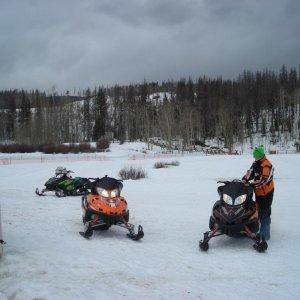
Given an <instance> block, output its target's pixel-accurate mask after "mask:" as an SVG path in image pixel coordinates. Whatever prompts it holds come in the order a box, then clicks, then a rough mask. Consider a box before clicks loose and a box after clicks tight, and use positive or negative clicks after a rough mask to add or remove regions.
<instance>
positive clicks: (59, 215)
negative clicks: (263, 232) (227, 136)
mask: <svg viewBox="0 0 300 300" xmlns="http://www.w3.org/2000/svg"><path fill="white" fill-rule="evenodd" d="M136 147H139V145H138V144H131V145H128V144H125V145H123V146H117V145H114V147H113V151H112V152H110V153H108V154H107V156H108V157H109V158H110V160H107V161H86V162H85V161H79V162H69V163H63V165H64V166H66V167H67V168H69V169H72V170H73V171H75V175H79V176H83V177H85V176H86V177H96V176H104V175H105V174H108V175H110V176H117V174H118V171H119V170H120V169H121V168H122V167H123V166H126V165H127V166H129V165H136V166H142V167H144V169H145V170H146V171H147V173H148V178H147V179H143V180H139V181H131V180H130V181H126V182H124V189H123V195H124V196H125V197H126V198H127V200H128V202H129V206H130V207H129V208H130V214H131V222H132V223H135V224H141V225H142V226H143V228H144V232H145V237H144V238H143V239H142V240H140V241H138V242H134V241H132V240H129V239H128V238H127V237H126V233H125V231H124V230H122V229H121V228H115V227H112V228H111V229H110V230H109V231H107V232H96V233H95V234H94V236H93V238H92V239H91V240H85V239H83V238H82V237H81V236H79V234H78V231H80V230H82V223H81V207H80V201H81V200H80V197H68V198H56V197H55V196H48V197H38V196H36V195H35V194H34V190H35V188H36V187H40V188H41V187H42V186H43V184H44V182H45V181H46V180H47V179H48V178H49V177H50V176H51V175H52V174H53V172H54V169H55V168H56V167H57V166H58V165H61V163H58V162H54V163H27V164H16V165H1V166H0V175H1V180H0V190H1V193H0V202H1V207H2V223H3V235H4V239H5V241H6V242H7V244H6V245H5V249H4V251H5V254H4V257H3V260H2V261H1V262H0V299H1V300H2V299H16V300H17V299H26V300H27V299H124V298H125V299H221V298H222V299H299V298H300V256H299V253H300V234H299V228H300V218H299V214H300V201H299V189H298V188H299V185H298V184H299V181H300V175H299V169H300V155H276V156H270V160H271V161H272V163H273V164H274V166H275V183H276V191H275V197H274V204H273V212H272V227H271V229H272V232H271V240H270V242H269V249H268V251H267V252H266V253H257V252H255V251H254V250H253V249H252V242H251V241H250V240H248V239H233V238H229V237H219V238H216V239H214V240H212V241H211V243H210V249H209V251H208V253H203V252H200V251H199V248H198V242H199V239H201V238H202V233H203V232H204V231H206V230H207V229H208V219H209V215H210V211H211V208H212V205H213V203H214V201H215V200H217V192H216V188H217V184H216V181H217V180H221V179H234V178H241V176H242V175H243V173H244V171H245V170H247V168H249V167H250V165H251V162H252V158H251V156H249V155H244V156H200V155H190V156H188V155H187V156H183V157H174V158H173V157H172V158H168V159H167V160H174V159H175V160H179V161H180V166H179V167H170V168H168V169H154V168H153V164H154V162H155V161H157V160H158V159H157V158H156V159H155V158H149V157H148V158H147V159H136V160H129V157H131V156H132V154H133V153H134V152H135V148H136ZM105 155H106V154H105ZM160 160H163V159H160Z"/></svg>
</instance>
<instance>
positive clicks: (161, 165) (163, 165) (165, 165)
mask: <svg viewBox="0 0 300 300" xmlns="http://www.w3.org/2000/svg"><path fill="white" fill-rule="evenodd" d="M169 166H179V161H178V160H174V161H171V162H165V161H158V162H156V163H155V164H154V166H153V167H154V169H161V168H168V167H169Z"/></svg>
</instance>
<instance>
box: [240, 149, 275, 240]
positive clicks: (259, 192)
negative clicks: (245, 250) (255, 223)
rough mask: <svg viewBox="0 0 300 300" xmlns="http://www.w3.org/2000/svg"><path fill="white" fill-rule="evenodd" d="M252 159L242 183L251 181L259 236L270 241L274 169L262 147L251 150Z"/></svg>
mask: <svg viewBox="0 0 300 300" xmlns="http://www.w3.org/2000/svg"><path fill="white" fill-rule="evenodd" d="M253 157H254V159H255V161H254V162H253V164H252V166H251V168H250V170H248V171H247V173H246V174H245V176H244V177H243V181H249V180H253V183H252V186H253V189H254V193H255V201H256V202H257V204H258V208H259V221H260V234H262V235H264V236H265V238H266V240H268V239H270V225H271V206H272V201H273V194H274V181H273V172H274V168H273V166H272V164H271V163H270V161H269V160H268V159H267V158H266V155H265V152H264V148H263V146H259V147H256V148H255V149H254V150H253Z"/></svg>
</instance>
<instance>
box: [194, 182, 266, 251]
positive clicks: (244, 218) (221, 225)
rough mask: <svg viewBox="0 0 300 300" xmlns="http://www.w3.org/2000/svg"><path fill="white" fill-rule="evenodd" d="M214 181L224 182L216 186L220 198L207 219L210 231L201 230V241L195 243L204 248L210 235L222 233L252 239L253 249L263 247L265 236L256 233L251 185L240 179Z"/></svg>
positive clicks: (257, 226) (262, 248)
mask: <svg viewBox="0 0 300 300" xmlns="http://www.w3.org/2000/svg"><path fill="white" fill-rule="evenodd" d="M218 183H222V184H224V185H223V186H219V187H218V193H219V195H220V200H218V201H217V202H216V203H215V204H214V206H213V209H212V214H211V217H210V220H209V229H210V231H207V232H205V233H204V237H203V240H201V241H200V242H199V247H200V249H201V250H202V251H207V250H208V248H209V244H208V242H209V240H210V239H211V238H213V237H216V236H219V235H223V234H225V235H228V236H231V237H237V236H246V237H248V238H250V239H252V240H253V241H254V242H255V244H254V245H253V248H254V249H255V250H257V251H258V252H264V251H265V250H267V248H268V244H267V242H266V240H265V237H264V236H261V235H260V234H259V233H258V231H259V223H258V209H257V206H256V203H255V202H254V201H253V198H252V197H253V188H252V186H251V185H250V183H244V182H242V181H240V180H233V181H218Z"/></svg>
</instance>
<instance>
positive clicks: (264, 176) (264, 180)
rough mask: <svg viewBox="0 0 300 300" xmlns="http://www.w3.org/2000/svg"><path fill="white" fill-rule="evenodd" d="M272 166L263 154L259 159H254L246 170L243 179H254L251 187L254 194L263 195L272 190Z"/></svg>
mask: <svg viewBox="0 0 300 300" xmlns="http://www.w3.org/2000/svg"><path fill="white" fill-rule="evenodd" d="M273 172H274V168H273V166H272V164H271V163H270V162H269V160H267V158H266V157H265V156H264V157H263V158H262V159H260V160H256V161H255V162H254V163H253V164H252V166H251V168H250V170H248V171H247V173H246V174H245V176H244V177H243V179H244V180H252V179H253V180H254V182H253V188H254V193H255V195H256V196H265V195H267V194H269V193H270V192H271V191H273V190H274V181H273Z"/></svg>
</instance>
